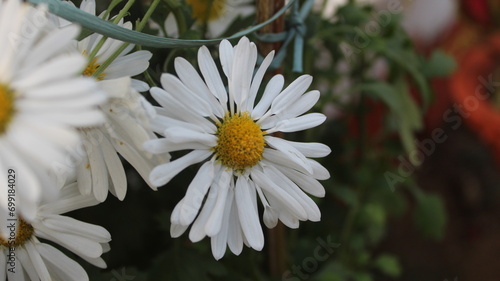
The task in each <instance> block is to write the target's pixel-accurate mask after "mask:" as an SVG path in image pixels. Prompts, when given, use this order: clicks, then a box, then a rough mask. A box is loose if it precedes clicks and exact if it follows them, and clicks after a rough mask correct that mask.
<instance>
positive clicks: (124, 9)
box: [88, 0, 135, 77]
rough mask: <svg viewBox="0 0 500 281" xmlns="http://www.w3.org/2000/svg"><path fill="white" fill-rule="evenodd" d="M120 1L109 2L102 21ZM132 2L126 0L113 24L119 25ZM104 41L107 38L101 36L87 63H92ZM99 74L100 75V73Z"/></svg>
mask: <svg viewBox="0 0 500 281" xmlns="http://www.w3.org/2000/svg"><path fill="white" fill-rule="evenodd" d="M121 1H122V0H114V1H113V2H111V4H110V5H109V7H108V10H107V11H106V14H104V19H105V18H106V17H107V16H109V13H110V12H111V10H110V8H114V7H115V6H116V5H118V3H120V2H121ZM134 2H135V0H128V2H127V4H125V7H123V9H121V10H120V13H118V15H117V16H116V17H115V18H114V20H113V23H114V24H117V23H119V22H120V20H121V19H122V18H123V17H125V15H126V14H127V13H128V10H129V9H130V7H132V5H133V4H134ZM106 39H108V37H106V36H103V37H102V38H101V40H99V42H98V43H97V45H96V46H95V47H94V49H92V52H90V54H89V56H88V59H89V62H90V61H92V60H93V59H94V57H95V56H96V55H97V52H99V50H100V49H101V48H102V46H103V45H104V42H106ZM96 72H99V70H98V71H96ZM100 73H102V71H101V72H100ZM94 76H95V77H97V75H95V74H94Z"/></svg>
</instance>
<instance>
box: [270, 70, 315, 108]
mask: <svg viewBox="0 0 500 281" xmlns="http://www.w3.org/2000/svg"><path fill="white" fill-rule="evenodd" d="M311 83H312V76H310V75H307V74H305V75H302V76H300V77H299V78H297V79H295V81H293V82H292V83H291V84H290V85H288V87H286V89H285V90H283V92H281V93H280V94H279V95H278V96H277V97H276V98H275V99H274V101H273V103H272V105H271V108H272V111H273V113H274V114H278V113H280V112H281V111H282V110H285V109H286V107H287V106H288V105H289V104H291V103H293V102H295V101H296V100H297V99H298V98H299V97H300V96H301V95H302V94H304V93H305V91H306V90H307V88H309V86H310V85H311Z"/></svg>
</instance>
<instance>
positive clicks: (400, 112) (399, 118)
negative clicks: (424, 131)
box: [359, 78, 422, 153]
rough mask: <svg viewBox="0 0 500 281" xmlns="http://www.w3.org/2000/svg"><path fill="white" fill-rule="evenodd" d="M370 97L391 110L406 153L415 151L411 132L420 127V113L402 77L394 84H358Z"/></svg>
mask: <svg viewBox="0 0 500 281" xmlns="http://www.w3.org/2000/svg"><path fill="white" fill-rule="evenodd" d="M359 90H362V91H364V92H365V93H366V94H368V95H369V96H371V97H374V98H378V99H380V100H382V102H384V103H385V104H386V105H387V106H388V107H389V109H390V110H391V114H392V116H391V118H394V119H395V121H396V124H397V127H398V132H399V135H400V137H401V142H402V143H403V146H404V148H405V150H406V152H407V153H410V152H412V151H415V149H416V146H415V142H414V137H413V134H414V132H415V131H417V130H419V129H421V127H422V114H421V113H420V110H419V108H418V106H417V104H416V102H415V101H414V100H413V98H412V97H411V95H410V93H409V91H408V89H407V87H406V85H405V83H404V81H403V79H402V78H401V79H399V80H398V81H397V83H396V85H395V86H392V85H389V84H387V83H384V82H373V83H366V84H363V85H360V86H359Z"/></svg>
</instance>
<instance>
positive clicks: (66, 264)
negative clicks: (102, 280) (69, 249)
mask: <svg viewBox="0 0 500 281" xmlns="http://www.w3.org/2000/svg"><path fill="white" fill-rule="evenodd" d="M36 248H37V250H38V251H39V252H40V255H41V256H42V258H43V259H44V260H45V263H46V264H48V265H50V266H51V268H52V270H54V271H55V272H56V274H57V275H58V277H59V279H60V280H75V281H80V280H81V281H87V280H89V277H88V275H87V272H85V270H84V269H83V268H82V266H81V265H79V264H78V263H77V262H75V261H74V260H72V259H70V258H68V257H67V256H66V255H64V254H63V253H61V252H60V251H59V250H57V249H56V248H54V247H52V246H50V245H48V244H45V243H40V244H38V245H36Z"/></svg>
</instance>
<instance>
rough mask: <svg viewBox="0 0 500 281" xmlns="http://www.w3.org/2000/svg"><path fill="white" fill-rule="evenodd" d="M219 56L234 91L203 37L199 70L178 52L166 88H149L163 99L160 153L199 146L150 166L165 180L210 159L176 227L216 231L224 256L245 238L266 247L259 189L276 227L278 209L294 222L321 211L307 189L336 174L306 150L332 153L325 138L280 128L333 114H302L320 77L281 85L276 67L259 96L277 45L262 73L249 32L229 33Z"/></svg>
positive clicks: (319, 192)
mask: <svg viewBox="0 0 500 281" xmlns="http://www.w3.org/2000/svg"><path fill="white" fill-rule="evenodd" d="M219 56H220V61H221V64H222V69H223V71H224V74H225V76H226V77H227V79H228V91H226V88H225V86H224V83H223V80H222V78H221V77H220V75H219V72H218V70H217V67H216V64H215V62H214V60H213V59H212V57H211V55H210V53H209V51H208V49H207V48H206V47H205V46H203V47H201V48H200V49H199V52H198V64H199V66H200V69H201V74H202V76H201V77H200V75H199V74H198V72H197V71H196V70H195V68H194V67H193V66H191V64H189V63H188V62H187V61H186V60H185V59H183V58H177V59H176V60H175V69H176V72H177V74H178V76H179V77H178V78H177V77H175V76H173V75H170V74H163V75H162V77H161V82H162V86H163V89H160V88H157V87H154V88H152V89H151V90H150V91H151V94H152V96H153V97H154V98H155V100H156V101H157V102H158V103H159V104H160V105H161V106H162V107H163V108H157V109H156V110H157V117H156V119H155V120H154V121H153V127H154V130H155V131H156V132H157V133H159V134H161V135H163V136H164V137H165V138H163V139H158V140H151V141H148V142H146V143H145V144H144V147H145V148H146V149H147V150H148V151H150V152H152V153H164V152H171V151H178V150H192V151H191V152H189V153H188V154H186V155H184V156H182V157H180V158H178V159H175V160H174V161H172V162H169V163H165V164H162V165H159V166H158V167H156V168H155V169H154V170H153V171H152V172H151V176H150V180H151V182H152V183H153V184H156V185H158V186H160V185H163V184H165V183H167V182H169V181H170V180H171V179H172V178H173V177H174V176H175V175H177V174H178V173H179V172H180V171H182V170H184V169H185V168H186V167H188V166H190V165H193V164H196V163H200V162H204V161H205V160H208V161H205V162H204V163H203V165H202V166H201V167H200V170H199V171H198V173H197V175H196V176H195V178H194V179H193V181H192V182H191V184H190V185H189V187H188V189H187V192H186V195H185V197H184V198H183V199H182V200H181V201H180V202H179V203H178V204H177V206H176V207H175V209H174V211H173V213H172V216H171V222H172V226H171V235H172V236H174V237H177V236H180V235H181V234H182V233H183V232H184V231H185V230H186V229H187V228H188V226H189V225H191V224H192V227H191V231H190V233H189V238H190V239H191V241H193V242H197V241H200V240H201V239H203V238H204V237H205V236H209V237H211V242H212V252H213V255H214V257H215V258H216V259H220V258H221V257H222V256H223V255H224V253H225V251H226V245H229V248H230V249H231V251H232V252H233V253H235V254H239V253H240V252H241V250H242V247H243V243H245V244H246V245H247V246H249V247H251V248H253V249H256V250H261V249H262V247H263V245H264V235H263V232H262V228H261V225H260V222H259V218H258V208H257V197H258V198H259V199H260V201H261V203H262V205H263V206H264V223H265V224H266V226H267V227H269V228H272V227H274V226H275V225H276V223H277V221H278V219H279V220H281V221H282V222H283V223H284V224H285V225H287V226H289V227H291V228H297V227H298V226H299V221H305V220H311V221H319V220H320V217H321V214H320V211H319V208H318V207H317V206H316V204H315V203H314V201H313V200H312V199H311V198H309V196H307V195H306V194H305V193H304V191H306V192H307V193H309V194H312V195H314V196H317V197H322V196H324V193H325V191H324V188H323V186H322V185H321V184H320V183H319V182H318V180H324V179H327V178H329V177H330V175H329V172H328V171H327V170H326V169H325V168H324V167H323V166H321V165H320V164H319V163H318V162H316V161H314V160H311V159H308V157H313V158H316V157H324V156H326V155H328V154H329V153H330V148H328V147H327V146H326V145H323V144H320V143H300V142H293V141H287V140H284V139H281V138H278V137H276V136H273V135H272V134H273V133H276V132H285V133H288V132H296V131H302V130H305V129H309V128H312V127H316V126H318V125H320V124H321V123H323V122H324V121H325V119H326V117H325V116H324V115H323V114H320V113H309V114H305V115H303V114H304V113H306V112H307V111H308V110H309V109H311V107H312V106H313V105H314V104H315V103H316V102H317V101H318V99H319V96H320V93H319V92H318V91H310V92H306V90H307V89H308V88H309V86H310V84H311V82H312V77H311V76H309V75H303V76H301V77H299V78H297V79H296V80H295V81H294V82H292V83H291V84H290V85H289V86H288V87H286V88H285V89H284V90H283V85H284V79H283V76H282V75H276V76H274V77H273V78H272V79H271V80H270V81H269V83H268V84H267V87H266V88H265V90H264V93H263V95H262V98H261V99H260V101H259V102H258V103H257V104H255V99H256V96H257V92H258V90H259V88H260V86H261V82H262V78H263V76H264V74H265V72H266V70H267V67H268V66H269V64H270V63H271V61H272V59H273V56H274V52H272V53H270V54H269V55H268V56H267V57H266V58H265V59H264V61H263V62H262V64H261V66H260V67H259V69H258V70H257V71H256V72H255V74H254V68H255V64H256V61H257V48H256V46H255V44H254V43H251V42H249V40H248V39H247V38H246V37H243V38H242V39H241V40H240V41H239V43H238V44H237V45H236V46H235V47H234V48H233V46H231V44H230V43H229V42H228V41H226V40H224V41H222V42H221V44H220V54H219ZM202 77H203V78H202ZM305 92H306V93H305Z"/></svg>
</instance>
